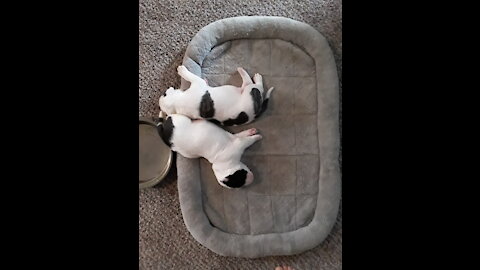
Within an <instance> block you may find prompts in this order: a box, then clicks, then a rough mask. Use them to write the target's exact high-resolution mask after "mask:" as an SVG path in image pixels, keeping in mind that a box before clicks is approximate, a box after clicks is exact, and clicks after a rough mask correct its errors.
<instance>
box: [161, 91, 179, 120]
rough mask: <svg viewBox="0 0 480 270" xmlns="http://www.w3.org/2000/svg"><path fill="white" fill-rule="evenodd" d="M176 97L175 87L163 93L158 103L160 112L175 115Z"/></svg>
mask: <svg viewBox="0 0 480 270" xmlns="http://www.w3.org/2000/svg"><path fill="white" fill-rule="evenodd" d="M175 96H176V90H175V89H173V87H170V88H168V89H167V91H165V93H163V95H162V96H161V97H160V99H159V101H158V103H159V104H160V110H162V111H163V112H165V113H166V114H168V115H170V114H174V113H175Z"/></svg>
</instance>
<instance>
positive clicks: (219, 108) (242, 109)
mask: <svg viewBox="0 0 480 270" xmlns="http://www.w3.org/2000/svg"><path fill="white" fill-rule="evenodd" d="M237 70H238V73H240V76H241V77H242V81H243V83H242V86H241V87H236V86H233V85H223V86H219V87H211V86H209V85H208V84H207V82H206V80H203V79H202V78H200V77H198V76H196V75H195V74H193V73H191V72H190V71H189V70H188V69H187V68H186V67H185V66H179V67H178V68H177V71H178V74H179V75H180V76H181V77H182V78H184V79H185V80H186V81H189V82H190V83H191V85H190V88H188V89H187V90H185V91H182V90H175V89H173V87H170V88H169V89H167V91H165V93H164V94H163V96H161V97H160V100H159V103H160V109H161V110H162V111H163V112H164V113H166V114H167V115H170V114H183V115H186V116H188V117H190V118H192V119H208V120H211V121H213V122H216V123H220V124H223V125H225V126H234V125H242V124H247V123H250V122H252V121H253V120H254V119H255V118H257V117H259V116H260V115H261V114H262V113H263V112H264V111H265V110H266V109H267V105H268V99H269V98H270V94H271V92H272V90H273V87H271V88H270V89H269V90H268V91H267V94H266V95H265V98H263V93H264V89H263V80H262V76H261V75H260V74H258V73H257V74H255V76H254V77H253V80H254V81H255V83H253V82H252V79H251V78H250V76H249V75H248V73H247V72H246V71H245V70H244V69H243V68H240V67H239V68H238V69H237Z"/></svg>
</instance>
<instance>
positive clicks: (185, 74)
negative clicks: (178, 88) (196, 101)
mask: <svg viewBox="0 0 480 270" xmlns="http://www.w3.org/2000/svg"><path fill="white" fill-rule="evenodd" d="M177 72H178V75H180V77H182V78H184V79H185V80H186V81H188V82H190V83H205V84H206V82H205V81H204V80H203V79H202V78H200V77H198V76H197V75H195V74H193V73H191V72H190V71H189V70H188V69H187V68H186V67H185V66H183V65H182V66H178V68H177Z"/></svg>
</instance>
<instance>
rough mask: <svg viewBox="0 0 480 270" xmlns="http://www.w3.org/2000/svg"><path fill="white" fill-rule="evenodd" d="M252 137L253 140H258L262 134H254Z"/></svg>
mask: <svg viewBox="0 0 480 270" xmlns="http://www.w3.org/2000/svg"><path fill="white" fill-rule="evenodd" d="M252 138H254V139H255V141H259V140H261V139H263V137H262V135H260V134H255V135H253V136H252Z"/></svg>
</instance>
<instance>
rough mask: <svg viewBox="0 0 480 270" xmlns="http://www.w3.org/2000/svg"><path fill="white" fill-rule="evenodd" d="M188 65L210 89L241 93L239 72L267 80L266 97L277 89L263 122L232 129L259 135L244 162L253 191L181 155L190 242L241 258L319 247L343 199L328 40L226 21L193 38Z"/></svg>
mask: <svg viewBox="0 0 480 270" xmlns="http://www.w3.org/2000/svg"><path fill="white" fill-rule="evenodd" d="M184 64H185V65H186V66H187V68H188V69H189V70H191V71H192V72H193V73H196V74H197V75H199V76H201V77H203V78H206V79H207V80H208V82H209V84H210V85H212V86H220V85H224V84H232V85H237V86H240V85H241V77H240V75H239V74H238V73H237V70H236V69H237V67H243V68H245V69H246V71H247V72H248V73H249V74H250V75H251V76H253V74H254V73H260V74H261V75H263V81H264V87H265V89H268V88H269V87H272V86H273V87H275V90H274V92H273V93H272V96H271V99H270V103H269V107H268V109H267V111H266V112H265V113H264V114H263V115H262V117H260V118H259V119H257V120H256V121H254V122H253V123H251V124H249V125H244V126H238V127H229V128H227V129H228V130H229V131H231V132H239V131H241V130H244V129H248V128H250V127H255V128H257V129H258V130H259V131H260V133H261V134H262V135H263V140H261V141H259V142H257V143H255V144H254V145H252V146H251V147H250V148H249V149H247V150H246V151H245V153H244V155H243V158H242V161H243V162H244V163H245V164H246V165H247V166H248V167H249V168H250V169H251V170H252V172H253V173H254V175H255V180H254V182H253V183H252V184H251V185H250V186H248V187H245V188H241V189H226V188H223V187H221V186H220V185H218V183H217V181H216V179H215V177H214V174H213V171H212V169H211V164H210V163H208V162H207V161H206V160H204V159H185V158H183V157H181V156H180V155H178V159H177V170H178V186H179V194H180V203H181V208H182V214H183V217H184V221H185V224H186V226H187V228H188V230H189V231H190V232H191V233H192V235H193V236H194V238H195V239H196V240H197V241H199V242H200V243H201V244H203V245H204V246H206V247H207V248H209V249H211V250H212V251H214V252H216V253H219V254H221V255H226V256H238V257H262V256H269V255H290V254H296V253H300V252H302V251H304V250H307V249H309V248H313V247H315V246H316V245H318V244H319V243H321V241H323V239H324V238H325V237H326V236H327V235H328V233H329V231H330V230H331V228H332V226H333V224H334V223H335V219H336V215H337V211H338V204H339V197H340V179H339V169H338V152H339V151H338V150H339V136H338V78H337V73H336V66H335V62H334V59H333V56H332V54H331V51H330V48H329V46H328V44H327V42H326V40H325V39H324V38H323V37H322V36H321V35H320V34H319V33H318V32H317V31H316V30H314V29H313V28H311V27H310V26H308V25H306V24H303V23H300V22H297V21H294V20H290V19H286V18H280V17H236V18H229V19H224V20H220V21H217V22H215V23H212V24H210V25H208V26H206V27H205V28H203V29H202V30H201V31H200V32H199V33H198V34H197V35H196V36H195V37H194V39H193V40H192V42H191V44H190V45H189V47H188V48H187V52H186V55H185V58H184ZM187 87H188V82H186V81H182V88H187Z"/></svg>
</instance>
